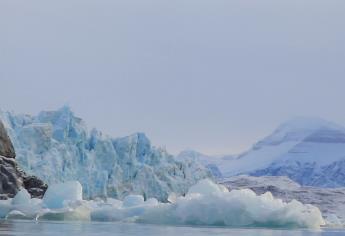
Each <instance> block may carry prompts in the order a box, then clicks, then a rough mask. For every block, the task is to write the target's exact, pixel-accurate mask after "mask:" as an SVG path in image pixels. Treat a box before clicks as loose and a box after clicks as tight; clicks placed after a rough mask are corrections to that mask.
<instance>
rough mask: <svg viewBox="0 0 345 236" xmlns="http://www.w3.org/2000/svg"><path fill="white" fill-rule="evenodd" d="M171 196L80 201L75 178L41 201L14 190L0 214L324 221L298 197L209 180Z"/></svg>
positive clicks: (221, 222)
mask: <svg viewBox="0 0 345 236" xmlns="http://www.w3.org/2000/svg"><path fill="white" fill-rule="evenodd" d="M171 199H172V201H171V202H170V203H159V202H158V201H157V199H155V198H150V199H148V200H146V201H144V198H143V197H142V196H140V195H129V196H127V197H126V198H125V199H124V201H119V200H115V199H107V200H106V201H102V200H90V201H82V188H81V185H80V184H79V182H68V183H64V184H57V185H51V186H50V187H49V189H48V190H47V192H46V194H45V196H44V199H43V207H42V204H41V201H39V200H35V201H34V200H33V199H31V200H30V199H29V198H28V197H27V194H26V193H25V191H23V192H20V193H18V196H16V200H15V201H14V200H13V201H12V203H13V204H11V201H6V200H5V201H0V217H1V218H5V217H6V216H7V217H9V218H15V219H17V218H28V219H35V218H36V219H37V218H38V219H45V220H66V221H68V220H93V221H125V222H137V223H151V224H169V225H206V226H231V227H284V228H286V227H302V228H303V227H304V228H318V227H320V226H321V225H324V224H325V221H324V219H323V218H322V216H321V212H320V210H319V209H318V208H317V207H314V206H312V205H304V204H302V203H301V202H298V201H296V200H293V201H291V202H288V203H286V202H283V201H282V200H280V199H275V198H274V197H273V196H272V194H271V193H269V192H267V193H265V194H262V195H256V194H255V193H254V192H253V191H252V190H249V189H243V190H233V191H228V190H226V189H224V188H223V187H222V186H220V185H217V184H215V183H213V182H212V181H210V180H204V181H200V182H199V183H198V184H196V185H195V186H193V187H191V189H190V191H189V192H188V194H187V195H186V196H185V197H182V196H180V197H177V196H175V197H171ZM28 200H29V204H27V203H28ZM16 202H18V204H17V203H16ZM24 203H26V204H24ZM44 207H45V208H44ZM3 212H5V213H3ZM9 212H10V213H9ZM36 216H37V217H36ZM330 220H332V221H335V220H334V219H331V218H330Z"/></svg>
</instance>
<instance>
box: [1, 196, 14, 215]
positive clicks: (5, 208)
mask: <svg viewBox="0 0 345 236" xmlns="http://www.w3.org/2000/svg"><path fill="white" fill-rule="evenodd" d="M11 202H12V199H7V200H0V219H3V218H5V217H6V215H7V213H8V212H10V211H11V208H12V206H11Z"/></svg>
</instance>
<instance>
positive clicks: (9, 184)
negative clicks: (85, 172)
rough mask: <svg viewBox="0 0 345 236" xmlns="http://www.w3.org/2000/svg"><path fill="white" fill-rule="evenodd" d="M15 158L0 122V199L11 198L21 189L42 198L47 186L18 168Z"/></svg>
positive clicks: (10, 143)
mask: <svg viewBox="0 0 345 236" xmlns="http://www.w3.org/2000/svg"><path fill="white" fill-rule="evenodd" d="M15 156H16V154H15V151H14V148H13V145H12V142H11V140H10V138H9V137H8V135H7V132H6V130H5V127H4V125H3V123H2V122H1V121H0V199H6V198H8V197H13V196H14V195H15V194H16V193H17V192H18V191H19V189H20V188H22V187H23V188H25V189H26V190H28V192H29V193H30V194H31V196H32V197H42V196H43V194H44V192H45V190H46V189H47V185H46V184H44V183H43V182H42V181H41V180H40V179H38V178H36V177H35V176H29V175H27V174H26V173H25V172H24V171H22V170H21V169H20V168H18V166H17V163H16V159H15Z"/></svg>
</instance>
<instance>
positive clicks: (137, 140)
mask: <svg viewBox="0 0 345 236" xmlns="http://www.w3.org/2000/svg"><path fill="white" fill-rule="evenodd" d="M1 117H2V119H3V120H4V121H5V125H6V127H7V130H8V133H9V135H10V136H11V138H12V140H13V144H14V147H15V149H16V151H17V160H18V163H19V165H20V166H21V167H22V168H23V169H24V170H25V171H27V172H28V173H31V174H35V175H37V176H39V177H40V178H42V179H43V180H44V181H46V182H47V183H48V184H50V183H56V182H63V181H67V180H78V181H80V182H81V184H82V185H83V191H84V193H83V194H84V197H85V198H94V197H115V198H123V197H124V196H126V195H128V194H131V193H135V194H142V195H143V196H144V197H146V198H149V197H155V198H157V199H159V200H162V201H164V200H167V197H168V195H169V193H170V192H172V191H173V192H176V193H181V194H183V193H185V192H186V191H187V190H188V188H189V187H190V186H191V185H192V184H194V183H196V182H197V181H198V180H199V179H202V178H206V177H209V176H210V173H209V172H208V171H207V170H206V169H205V168H204V167H203V166H201V165H199V166H198V165H195V164H194V163H186V162H184V161H176V160H175V159H174V157H173V156H171V155H169V154H168V153H167V152H166V151H165V150H163V149H160V148H155V147H152V146H151V143H150V141H149V140H148V138H147V137H146V136H145V135H144V134H142V133H136V134H133V135H130V136H127V137H123V138H111V137H108V136H106V135H103V134H102V133H101V132H99V131H97V130H95V129H94V130H92V131H89V130H88V129H87V128H86V125H85V124H84V122H83V120H81V119H80V118H78V117H75V116H74V114H73V112H72V111H71V110H70V109H69V108H68V107H63V108H61V109H60V110H57V111H43V112H41V113H39V114H38V115H37V116H30V115H15V114H13V113H10V112H0V118H1Z"/></svg>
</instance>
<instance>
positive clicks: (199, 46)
mask: <svg viewBox="0 0 345 236" xmlns="http://www.w3.org/2000/svg"><path fill="white" fill-rule="evenodd" d="M344 101H345V1H344V0H323V1H321V0H303V1H301V0H285V1H280V0H260V1H259V0H257V1H254V0H253V1H250V0H207V1H206V0H123V1H116V0H109V1H105V0H93V1H91V0H76V1H73V0H59V1H46V0H42V1H36V0H30V1H28V0H22V1H17V0H0V108H1V109H3V110H12V111H15V112H18V113H33V114H35V113H37V112H39V111H40V110H44V109H45V110H46V109H57V108H59V107H61V106H63V105H64V104H69V105H70V106H71V107H72V109H73V110H74V112H75V114H76V115H77V116H79V117H82V118H83V119H84V120H85V121H86V122H87V124H88V126H89V127H90V128H92V127H97V128H98V129H100V130H102V131H103V132H104V133H107V134H109V135H112V136H124V135H128V134H131V133H134V132H136V131H141V132H145V133H146V134H147V135H148V137H149V138H150V139H151V140H152V143H153V144H154V145H158V146H165V147H166V148H167V149H168V151H170V152H172V153H177V152H178V151H180V150H183V149H185V148H192V149H196V150H198V151H201V152H204V153H206V154H228V153H238V152H241V151H243V150H245V149H246V148H248V147H250V146H251V145H252V144H253V143H254V142H255V141H257V139H259V138H261V137H263V136H265V135H267V134H269V133H270V132H271V131H272V130H273V129H274V128H275V127H276V126H277V125H278V124H279V123H281V122H283V121H285V120H287V119H289V118H292V117H296V116H316V117H322V118H324V119H329V120H332V121H335V122H337V123H340V124H343V125H344V124H345V106H344Z"/></svg>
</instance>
